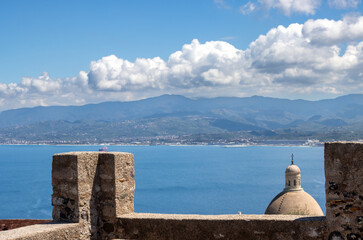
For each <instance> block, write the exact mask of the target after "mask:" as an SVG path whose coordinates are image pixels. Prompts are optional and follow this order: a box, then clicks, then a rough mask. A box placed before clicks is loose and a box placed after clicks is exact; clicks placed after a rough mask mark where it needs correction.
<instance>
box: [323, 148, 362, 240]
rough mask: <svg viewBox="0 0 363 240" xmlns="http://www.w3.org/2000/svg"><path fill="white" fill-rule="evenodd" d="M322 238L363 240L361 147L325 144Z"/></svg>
mask: <svg viewBox="0 0 363 240" xmlns="http://www.w3.org/2000/svg"><path fill="white" fill-rule="evenodd" d="M324 158H325V192H326V220H327V230H328V231H327V236H326V239H329V240H330V239H332V240H339V239H348V240H352V239H355V240H358V239H363V204H362V202H363V144H362V143H349V142H347V143H345V142H343V143H335V142H333V143H325V153H324Z"/></svg>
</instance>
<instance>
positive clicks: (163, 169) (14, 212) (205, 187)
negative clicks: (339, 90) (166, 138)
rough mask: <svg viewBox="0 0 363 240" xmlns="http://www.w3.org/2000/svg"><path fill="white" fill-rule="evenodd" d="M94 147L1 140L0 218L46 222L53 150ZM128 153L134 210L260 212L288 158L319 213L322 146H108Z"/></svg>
mask: <svg viewBox="0 0 363 240" xmlns="http://www.w3.org/2000/svg"><path fill="white" fill-rule="evenodd" d="M100 147H101V146H89V145H88V146H53V145H0V219H24V218H30V219H51V218H52V206H51V194H52V185H51V165H52V156H53V155H54V154H56V153H63V152H70V151H98V149H99V148H100ZM108 149H109V151H111V152H112V151H120V152H130V153H133V154H134V156H135V181H136V190H135V212H145V213H175V214H237V213H238V212H241V213H242V214H263V213H264V211H265V209H266V207H267V206H268V204H269V203H270V201H271V200H272V198H273V197H274V196H275V195H277V194H278V193H279V192H281V191H282V189H283V188H284V182H285V181H284V173H285V169H286V167H287V166H288V165H289V164H290V161H291V154H292V153H293V154H294V163H295V164H296V165H298V166H299V167H300V169H301V183H302V187H303V188H304V190H305V191H306V192H308V193H309V194H310V195H312V196H313V197H314V198H315V199H316V201H317V202H318V203H319V205H320V206H321V208H322V209H323V211H324V213H325V189H324V182H325V178H324V148H323V147H292V146H286V147H282V146H244V147H227V146H108Z"/></svg>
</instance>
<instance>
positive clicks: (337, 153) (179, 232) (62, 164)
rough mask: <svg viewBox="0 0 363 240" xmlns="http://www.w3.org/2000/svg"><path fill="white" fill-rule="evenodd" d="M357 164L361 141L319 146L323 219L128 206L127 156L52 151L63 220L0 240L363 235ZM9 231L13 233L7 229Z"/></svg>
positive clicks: (57, 213)
mask: <svg viewBox="0 0 363 240" xmlns="http://www.w3.org/2000/svg"><path fill="white" fill-rule="evenodd" d="M362 164H363V144H362V143H326V144H325V175H326V198H327V201H326V209H327V216H326V217H304V216H287V215H285V216H284V215H214V216H208V215H173V214H147V213H134V212H133V211H134V210H133V200H134V188H135V182H134V160H133V155H132V154H129V153H98V152H74V153H64V154H57V155H55V156H54V158H53V169H52V182H53V195H52V204H53V219H54V220H55V221H57V222H68V224H61V225H58V224H53V225H52V226H50V225H46V224H44V225H43V224H42V225H34V226H29V227H26V228H27V231H22V230H20V229H23V228H20V229H15V230H9V231H6V232H0V240H1V239H8V238H6V237H7V236H21V237H18V238H17V237H12V238H9V239H14V240H15V239H16V240H17V239H29V240H30V239H81V240H83V239H149V240H153V239H158V240H159V239H160V240H163V239H186V240H188V239H231V240H233V239H245V240H249V239H251V240H252V239H253V240H260V239H261V240H262V239H271V240H274V239H276V240H277V239H287V240H288V239H297V240H299V239H325V240H340V239H346V240H353V239H354V240H362V236H363V234H362V232H363V212H362V209H363V206H362V201H363V169H362ZM60 229H62V230H60ZM12 231H17V232H14V233H16V234H15V235H12ZM57 232H58V233H59V234H57ZM25 233H26V235H24V234H25ZM4 234H5V235H4ZM19 234H20V235H19ZM22 234H23V235H22ZM4 236H5V237H4Z"/></svg>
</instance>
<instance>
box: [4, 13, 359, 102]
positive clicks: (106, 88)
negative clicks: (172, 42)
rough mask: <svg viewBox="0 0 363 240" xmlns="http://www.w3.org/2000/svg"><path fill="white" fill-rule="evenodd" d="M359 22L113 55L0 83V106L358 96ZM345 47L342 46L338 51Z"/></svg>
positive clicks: (323, 22) (320, 23)
mask: <svg viewBox="0 0 363 240" xmlns="http://www.w3.org/2000/svg"><path fill="white" fill-rule="evenodd" d="M362 39H363V17H362V16H356V17H345V18H343V19H342V20H338V21H335V20H328V19H318V20H308V21H306V22H305V23H304V24H297V23H295V24H291V25H289V26H278V27H276V28H273V29H271V30H270V31H268V32H267V33H266V34H265V35H261V36H259V37H258V38H257V39H256V40H255V41H253V42H251V43H250V45H249V47H248V48H247V49H245V50H241V49H237V48H236V47H234V46H233V45H231V44H229V43H227V42H224V41H209V42H205V43H201V42H199V41H198V40H197V39H195V40H193V41H192V42H191V43H189V44H185V45H184V46H183V47H182V48H181V49H180V50H179V51H176V52H174V53H172V54H171V55H170V56H169V58H168V59H166V60H163V59H161V58H159V57H155V58H138V59H136V60H135V61H134V62H131V61H128V60H126V59H122V58H119V57H117V56H115V55H110V56H106V57H103V58H101V59H99V60H97V61H92V62H91V63H90V67H89V70H88V71H80V72H79V74H78V76H75V77H71V78H52V77H51V76H50V75H49V74H48V73H43V74H42V75H40V76H39V77H24V78H23V79H22V81H21V82H20V83H10V84H4V83H0V108H1V109H6V108H14V107H24V106H34V105H69V104H77V105H78V104H84V103H89V102H101V101H107V100H135V99H140V98H145V97H151V96H157V95H161V94H165V93H169V94H183V95H186V96H189V97H215V96H250V95H254V94H258V95H267V96H275V97H291V96H294V97H304V96H314V95H321V94H332V95H334V94H347V93H352V92H363V71H362V69H363V41H362ZM343 45H344V46H345V47H344V48H342V47H341V46H343Z"/></svg>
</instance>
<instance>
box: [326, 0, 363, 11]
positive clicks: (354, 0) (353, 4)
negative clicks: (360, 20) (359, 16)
mask: <svg viewBox="0 0 363 240" xmlns="http://www.w3.org/2000/svg"><path fill="white" fill-rule="evenodd" d="M360 2H361V1H360V0H328V4H329V6H330V7H333V8H338V9H347V8H357V6H358V5H359V4H360Z"/></svg>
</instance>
